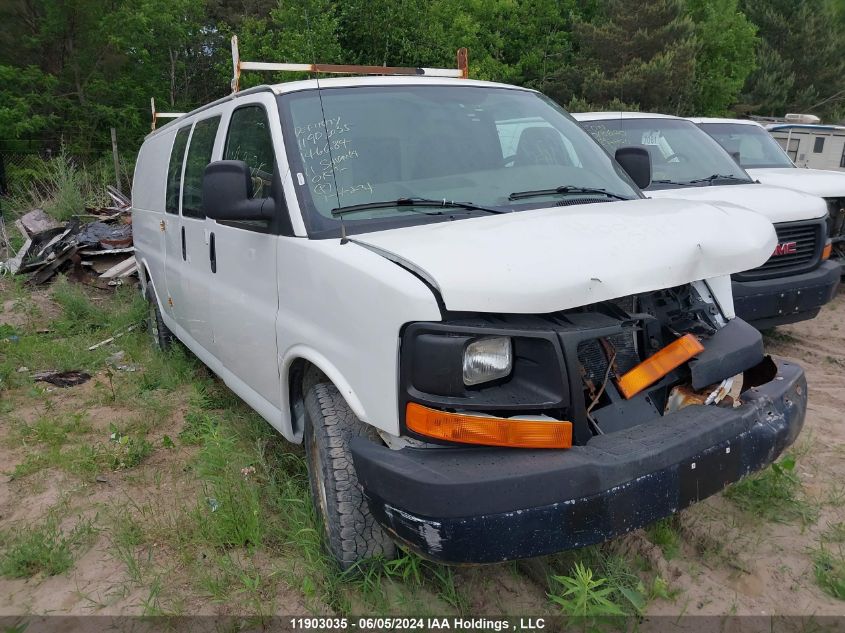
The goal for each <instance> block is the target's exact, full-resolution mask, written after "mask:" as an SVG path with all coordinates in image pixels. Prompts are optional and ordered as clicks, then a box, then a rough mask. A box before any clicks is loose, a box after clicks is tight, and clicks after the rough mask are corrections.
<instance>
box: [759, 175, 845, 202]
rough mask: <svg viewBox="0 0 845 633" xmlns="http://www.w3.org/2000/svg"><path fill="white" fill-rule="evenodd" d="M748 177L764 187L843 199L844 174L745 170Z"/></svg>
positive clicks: (844, 194)
mask: <svg viewBox="0 0 845 633" xmlns="http://www.w3.org/2000/svg"><path fill="white" fill-rule="evenodd" d="M745 171H747V172H748V175H749V176H751V177H752V178H756V179H757V180H759V181H760V182H762V183H763V184H766V185H775V186H776V187H786V188H788V189H795V191H803V192H804V193H809V194H812V195H814V196H821V197H823V198H845V172H842V171H828V170H826V169H799V168H798V167H766V168H760V169H746V170H745Z"/></svg>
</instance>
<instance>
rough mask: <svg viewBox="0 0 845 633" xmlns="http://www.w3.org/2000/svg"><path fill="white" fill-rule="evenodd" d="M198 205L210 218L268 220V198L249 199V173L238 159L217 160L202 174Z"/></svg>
mask: <svg viewBox="0 0 845 633" xmlns="http://www.w3.org/2000/svg"><path fill="white" fill-rule="evenodd" d="M202 206H203V209H204V210H205V214H206V215H207V216H208V217H210V218H211V219H213V220H271V219H272V218H273V214H274V211H275V203H274V202H273V199H272V198H255V199H253V198H252V175H251V174H250V171H249V166H248V165H247V164H246V163H245V162H243V161H242V160H218V161H215V162H213V163H209V165H208V166H207V167H206V168H205V172H204V173H203V176H202Z"/></svg>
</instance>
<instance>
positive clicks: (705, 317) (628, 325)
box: [352, 282, 807, 562]
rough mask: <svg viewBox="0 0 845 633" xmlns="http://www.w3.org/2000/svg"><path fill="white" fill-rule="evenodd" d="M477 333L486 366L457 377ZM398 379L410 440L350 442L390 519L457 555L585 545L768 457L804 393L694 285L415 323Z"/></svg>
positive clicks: (797, 419)
mask: <svg viewBox="0 0 845 633" xmlns="http://www.w3.org/2000/svg"><path fill="white" fill-rule="evenodd" d="M476 341H493V342H495V344H490V345H486V348H489V350H491V351H489V354H488V356H487V357H484V358H482V365H483V363H487V364H488V365H490V366H491V367H494V368H495V371H493V372H491V373H490V379H489V380H487V381H481V382H480V383H477V384H467V382H466V380H465V377H466V373H465V368H466V362H467V350H468V349H471V346H472V345H473V343H474V342H476ZM503 341H506V342H507V345H508V346H509V349H510V352H509V354H510V355H509V356H508V363H509V364H507V365H505V361H504V360H502V359H503V358H504V356H503V355H502V358H497V357H496V356H495V351H496V348H497V347H498V348H501V349H502V350H504V349H505V344H504V343H503ZM482 347H484V346H482ZM501 354H504V352H502V353H501ZM505 369H506V370H507V372H506V373H505ZM462 371H464V373H462ZM474 380H475V379H474ZM400 381H401V384H400V387H401V388H400V415H401V419H402V421H403V425H404V426H403V430H404V434H403V435H404V436H405V438H407V439H405V438H400V440H404V441H400V442H396V443H395V444H398V446H399V448H398V450H391V449H388V448H386V447H384V446H380V445H377V444H374V443H371V442H368V441H366V440H356V441H354V442H353V443H352V451H353V456H354V459H355V466H356V471H357V473H358V478H359V481H360V482H361V484H362V486H363V489H364V492H365V495H366V497H367V499H368V502H369V504H370V509H371V510H372V512H373V514H374V516H375V517H376V518H377V519H378V520H379V522H380V523H381V524H382V525H383V526H384V527H385V529H387V530H388V531H389V532H390V533H391V534H392V535H393V536H394V537H395V538H397V539H399V540H400V541H403V542H404V543H406V544H407V545H409V546H410V547H411V548H413V549H415V550H417V551H419V552H420V553H422V554H423V555H426V556H428V557H431V558H434V559H437V560H442V561H450V562H493V561H499V560H506V559H512V558H521V557H528V556H537V555H541V554H546V553H550V552H553V551H559V550H563V549H569V548H575V547H583V546H585V545H589V544H591V543H596V542H600V541H602V540H605V539H607V538H611V537H613V536H616V535H618V534H621V533H624V532H627V531H629V530H632V529H636V528H638V527H641V526H643V525H646V524H647V523H649V522H651V521H654V520H656V519H659V518H661V517H664V516H667V515H669V514H671V513H674V512H677V511H678V510H679V509H681V508H683V507H685V506H687V505H689V504H690V503H693V502H695V501H698V500H700V499H703V498H705V497H707V496H709V495H711V494H713V493H715V492H717V491H719V490H721V489H722V488H723V487H724V486H726V485H727V484H729V483H731V482H733V481H736V480H738V479H739V478H740V477H742V476H744V475H746V474H748V473H749V472H752V471H754V470H757V469H759V468H762V467H763V466H765V465H766V464H768V463H770V462H772V461H773V460H774V459H775V458H776V457H777V456H778V455H779V454H780V453H781V451H782V450H783V449H784V448H785V447H786V446H788V445H789V444H791V443H792V442H793V441H794V439H795V437H796V436H797V434H798V432H799V431H800V428H801V426H802V424H803V420H804V413H805V409H806V397H807V396H806V383H805V380H804V376H803V372H802V370H801V369H800V368H799V367H797V366H795V365H791V364H787V363H783V362H776V361H774V360H772V359H771V358H769V357H766V356H765V355H764V352H763V343H762V338H761V336H760V333H759V332H758V331H757V330H756V329H754V328H753V327H751V326H749V325H748V324H746V323H745V322H744V321H742V320H740V319H733V320H730V321H727V320H726V319H725V318H724V316H723V315H722V313H721V311H720V310H719V308H718V306H717V304H716V302H715V301H714V299H713V297H712V296H711V294H710V292H709V289H708V286H707V285H706V284H704V283H702V282H697V283H694V284H689V285H684V286H680V287H677V288H672V289H666V290H660V291H656V292H650V293H644V294H641V295H636V296H629V297H624V298H621V299H617V300H614V301H607V302H602V303H599V304H595V305H591V306H586V307H583V308H578V309H574V310H567V311H563V312H560V313H555V314H551V315H543V316H531V315H495V316H494V315H478V314H468V315H453V316H452V317H451V318H449V319H447V320H446V321H444V322H441V323H414V324H411V325H409V326H408V327H407V328H406V329H405V332H404V333H403V337H402V346H401V362H400ZM420 410H425V411H428V412H435V415H433V416H429V417H430V419H432V420H434V422H433V423H432V425H431V426H420V425H418V424H417V423H416V418H415V417H414V416H416V415H417V412H418V411H420ZM554 425H559V426H562V425H568V426H566V427H565V428H567V429H568V430H569V434H568V436H567V437H563V436H562V435H561V434H559V433H558V434H554V433H546V431H547V430H548V429H553V428H556V427H555V426H554ZM526 429H528V431H526ZM526 438H527V439H526ZM538 438H539V439H538ZM531 442H535V443H531ZM544 442H548V443H545V444H544ZM561 442H563V443H561ZM485 443H487V444H495V445H496V447H491V446H482V445H483V444H485ZM505 446H509V447H508V448H503V447H505ZM514 446H548V447H554V446H557V447H560V446H568V448H565V449H563V450H529V449H525V448H513V447H514ZM394 448H397V446H396V445H394Z"/></svg>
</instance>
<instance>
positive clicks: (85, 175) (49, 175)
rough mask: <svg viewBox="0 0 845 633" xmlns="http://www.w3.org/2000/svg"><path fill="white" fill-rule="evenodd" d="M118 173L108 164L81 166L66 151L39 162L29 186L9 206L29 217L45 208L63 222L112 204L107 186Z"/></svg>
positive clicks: (33, 171)
mask: <svg viewBox="0 0 845 633" xmlns="http://www.w3.org/2000/svg"><path fill="white" fill-rule="evenodd" d="M113 174H114V172H113V171H111V173H110V172H109V166H108V163H107V162H106V161H104V160H103V161H100V162H98V163H94V164H92V165H90V166H84V165H81V164H80V163H79V162H78V161H76V160H75V159H74V158H73V157H71V156H70V154H68V153H67V152H66V151H65V150H64V149H62V151H61V152H60V153H59V154H58V155H57V156H55V157H54V158H52V159H50V160H43V161H39V162H38V163H36V164H34V165H32V169H31V170H30V171H29V174H28V180H29V186H28V187H26V188H25V189H24V188H20V189H21V190H22V191H23V193H20V194H18V195H17V196H15V197H13V198H12V200H11V201H10V204H9V206H10V207H11V208H12V209H17V210H18V211H19V212H22V213H25V212H26V211H29V210H31V209H35V208H41V209H44V211H46V212H47V213H48V214H50V215H51V216H53V217H54V218H56V219H57V220H59V221H62V222H64V221H66V220H69V219H70V218H71V217H73V216H74V215H77V214H81V213H85V207H97V206H103V205H105V204H108V202H109V198H108V196H107V194H106V185H108V184H111V183H112V181H113V179H114V176H113Z"/></svg>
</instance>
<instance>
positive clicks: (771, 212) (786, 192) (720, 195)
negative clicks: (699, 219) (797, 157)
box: [645, 170, 827, 254]
mask: <svg viewBox="0 0 845 633" xmlns="http://www.w3.org/2000/svg"><path fill="white" fill-rule="evenodd" d="M795 171H797V170H795ZM750 173H751V172H749V174H750ZM645 194H646V195H647V196H649V197H651V198H675V199H678V200H694V201H698V202H716V203H719V202H730V203H732V204H737V205H739V206H741V207H745V208H746V209H751V210H752V211H756V212H757V213H760V214H762V215H764V216H766V217H767V218H768V219H769V221H770V222H773V223H778V222H796V221H798V220H814V219H816V218H822V217H824V216H825V215H827V204H826V203H825V201H824V200H822V199H821V198H819V197H818V195H808V194H806V193H801V192H800V191H793V190H792V189H784V188H783V187H772V186H769V185H767V184H761V185H758V184H751V183H749V184H746V185H715V186H707V185H705V186H703V187H677V188H676V189H659V190H654V191H651V190H649V191H646V192H645ZM770 254H771V253H770Z"/></svg>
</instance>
